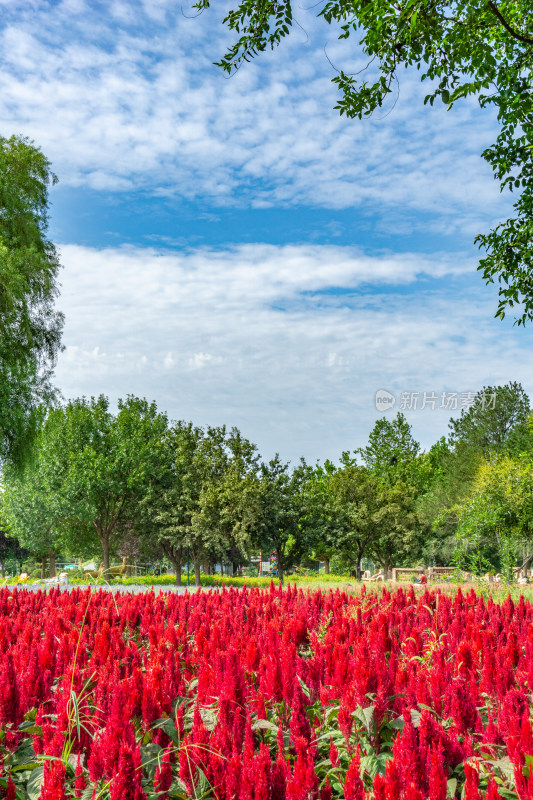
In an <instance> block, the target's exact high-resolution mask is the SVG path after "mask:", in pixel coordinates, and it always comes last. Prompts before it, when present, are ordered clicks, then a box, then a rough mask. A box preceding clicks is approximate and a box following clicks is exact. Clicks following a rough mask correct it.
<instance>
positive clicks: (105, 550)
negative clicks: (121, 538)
mask: <svg viewBox="0 0 533 800" xmlns="http://www.w3.org/2000/svg"><path fill="white" fill-rule="evenodd" d="M100 543H101V545H102V555H103V557H104V575H105V576H107V571H108V569H109V536H106V535H105V534H102V536H101V537H100Z"/></svg>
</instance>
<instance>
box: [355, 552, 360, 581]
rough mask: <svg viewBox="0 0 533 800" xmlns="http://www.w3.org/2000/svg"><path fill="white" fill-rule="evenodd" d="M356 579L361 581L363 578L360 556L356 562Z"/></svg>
mask: <svg viewBox="0 0 533 800" xmlns="http://www.w3.org/2000/svg"><path fill="white" fill-rule="evenodd" d="M355 580H356V581H360V580H361V559H360V558H358V559H357V561H356V563H355Z"/></svg>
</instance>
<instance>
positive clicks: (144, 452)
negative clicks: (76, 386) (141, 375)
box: [38, 395, 167, 569]
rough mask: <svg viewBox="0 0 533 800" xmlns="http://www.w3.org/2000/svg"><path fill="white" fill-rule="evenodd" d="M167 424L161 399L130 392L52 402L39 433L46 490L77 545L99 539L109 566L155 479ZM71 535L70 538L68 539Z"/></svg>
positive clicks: (72, 546)
mask: <svg viewBox="0 0 533 800" xmlns="http://www.w3.org/2000/svg"><path fill="white" fill-rule="evenodd" d="M166 428H167V418H166V416H165V415H164V414H161V413H159V412H158V411H157V408H156V405H155V403H148V402H147V401H146V400H144V399H140V398H137V397H133V396H129V397H127V398H126V400H119V402H118V411H117V413H116V414H114V413H113V412H112V411H111V410H110V408H109V400H108V399H107V398H106V397H104V396H103V395H101V396H100V397H98V398H97V399H95V398H91V399H90V400H86V399H85V398H82V399H77V400H72V401H70V402H69V403H67V405H66V406H64V407H60V408H55V409H51V410H50V412H49V414H48V417H47V419H46V421H45V423H44V425H43V429H42V433H41V435H40V436H39V439H38V451H39V459H40V461H41V464H42V467H41V468H42V472H43V482H44V487H45V492H46V494H47V496H48V497H49V498H53V503H54V505H55V508H56V511H55V516H56V517H57V518H61V519H62V526H63V530H64V532H65V533H64V536H68V537H69V549H71V550H73V549H75V547H76V543H77V545H78V547H80V548H81V547H82V546H84V547H86V546H88V545H87V543H92V542H95V541H96V542H97V543H99V544H100V546H101V549H102V556H103V563H104V567H105V569H108V568H109V560H110V554H111V551H112V549H114V548H115V549H116V547H117V546H118V544H119V542H120V537H121V536H122V535H124V530H125V526H124V523H125V522H126V521H128V520H130V519H131V518H132V516H133V514H134V507H135V506H136V504H138V503H139V502H140V501H141V499H142V497H143V495H144V492H145V491H146V490H147V487H148V485H149V483H150V480H151V479H152V475H153V472H154V469H155V465H156V464H157V461H158V457H159V454H160V449H161V440H162V438H163V436H164V433H165V431H166ZM64 541H65V539H64Z"/></svg>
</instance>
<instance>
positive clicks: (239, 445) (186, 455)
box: [142, 421, 258, 585]
mask: <svg viewBox="0 0 533 800" xmlns="http://www.w3.org/2000/svg"><path fill="white" fill-rule="evenodd" d="M257 458H258V456H257V451H256V447H255V445H253V444H252V443H251V442H249V441H248V440H247V439H245V438H244V437H243V436H242V434H241V433H240V431H238V429H237V428H232V429H231V430H230V431H227V430H226V428H225V427H224V426H222V427H218V428H217V427H207V428H206V429H205V430H204V429H203V428H199V427H196V426H194V425H193V424H192V423H191V422H183V421H181V422H177V423H175V424H174V425H173V426H172V427H171V428H170V430H169V431H168V433H167V435H166V436H165V441H164V450H163V451H162V457H161V459H160V462H159V467H158V470H157V471H156V473H155V479H154V480H152V482H151V486H150V488H149V491H148V493H147V495H146V497H145V499H144V501H143V503H142V507H143V516H144V518H145V520H147V525H148V527H149V528H152V530H154V529H155V532H156V535H157V538H158V541H159V542H160V544H161V547H162V549H163V552H164V553H165V555H166V556H167V558H168V559H169V560H170V561H171V562H172V564H173V566H174V569H175V570H176V581H177V582H178V583H179V582H180V576H181V568H182V565H183V563H184V562H185V559H186V558H189V559H190V560H192V562H193V563H194V571H195V582H196V585H200V567H201V564H202V561H206V560H207V561H209V560H213V559H216V558H224V556H225V555H226V554H227V553H228V552H229V551H230V550H231V548H232V547H234V546H237V547H238V548H239V549H240V550H241V551H243V550H246V548H247V547H248V544H249V536H250V522H251V519H252V514H251V510H252V508H253V507H254V506H253V502H255V500H254V498H255V493H254V487H253V476H254V474H255V472H256V469H257Z"/></svg>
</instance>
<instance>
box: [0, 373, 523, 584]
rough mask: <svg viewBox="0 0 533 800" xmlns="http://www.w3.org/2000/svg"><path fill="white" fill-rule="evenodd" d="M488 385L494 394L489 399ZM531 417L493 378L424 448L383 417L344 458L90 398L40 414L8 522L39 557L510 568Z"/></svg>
mask: <svg viewBox="0 0 533 800" xmlns="http://www.w3.org/2000/svg"><path fill="white" fill-rule="evenodd" d="M489 397H490V398H491V401H490V402H487V398H489ZM532 437H533V425H532V418H531V414H530V408H529V399H528V397H527V395H526V394H525V392H524V390H523V388H522V387H521V385H520V384H518V383H510V384H508V385H506V386H498V387H485V388H484V389H483V390H481V391H480V392H479V393H478V394H477V395H476V397H475V399H474V401H473V403H472V405H471V406H470V408H469V409H468V410H463V412H462V413H461V416H460V417H458V418H455V419H451V420H450V431H449V435H448V436H447V437H442V438H441V439H439V440H438V441H437V442H436V443H435V444H434V445H433V446H432V447H431V448H430V449H429V450H428V451H427V452H422V451H421V449H420V445H419V443H418V442H417V441H416V440H415V439H414V437H413V434H412V431H411V427H410V425H409V424H408V422H407V420H406V418H405V416H404V415H403V414H402V413H398V414H397V415H396V416H395V417H391V418H387V417H382V418H381V419H379V420H377V422H376V424H375V425H374V428H373V429H372V431H371V432H370V435H369V438H368V443H367V445H366V446H365V447H363V448H359V449H357V450H355V451H347V452H344V453H342V454H341V456H340V458H339V459H338V461H337V463H333V462H331V461H326V462H325V463H317V464H315V465H309V464H307V463H306V462H305V461H304V460H301V461H300V463H299V464H297V465H296V466H294V467H291V465H290V464H288V463H285V462H283V461H282V460H281V459H280V458H279V456H277V455H276V456H275V457H274V458H273V459H271V460H269V461H263V460H261V457H260V454H259V452H258V450H257V447H256V446H255V445H254V444H253V443H252V442H250V441H249V440H248V439H246V438H245V437H244V436H243V435H242V433H241V432H240V431H239V430H238V429H237V428H226V427H224V426H221V427H209V426H208V427H204V428H202V427H198V426H196V425H194V423H192V422H188V421H177V422H172V421H170V420H169V419H168V417H167V415H166V414H164V413H162V412H161V411H159V410H158V408H157V406H156V404H155V403H150V402H148V401H147V400H146V399H142V398H138V397H134V396H128V397H127V398H126V399H125V400H122V401H119V403H118V408H117V410H116V411H114V410H112V409H111V407H110V403H109V400H108V399H107V398H106V397H104V396H100V397H98V398H91V399H86V398H80V399H76V400H72V401H70V402H68V403H66V404H65V405H61V406H57V407H55V408H51V409H48V410H47V411H43V412H42V413H41V418H40V420H39V422H38V423H37V424H36V427H35V434H34V444H33V448H32V450H31V455H29V456H28V457H27V458H26V460H25V462H24V464H23V465H22V466H21V465H20V464H17V463H12V462H9V461H7V462H6V463H5V464H4V467H3V474H2V483H3V492H2V496H1V506H0V508H1V511H0V513H1V520H2V524H3V526H4V528H5V530H6V532H7V534H8V536H11V537H14V538H15V539H16V540H17V541H18V544H19V545H20V546H22V547H24V548H26V549H27V550H28V551H29V552H30V553H31V554H32V555H33V556H34V557H35V558H38V559H43V558H49V557H52V558H54V557H55V556H56V555H57V554H62V555H63V556H69V557H82V558H83V557H94V556H95V554H97V553H98V552H100V554H101V556H100V557H101V560H102V563H103V565H104V568H105V569H108V568H109V565H110V561H111V559H112V558H113V557H117V556H124V557H126V558H127V559H128V560H129V561H132V560H134V559H140V558H144V559H146V560H153V559H158V558H162V557H164V558H165V559H166V560H168V561H169V562H170V563H171V564H172V565H173V568H174V570H175V572H176V580H177V582H178V583H179V582H180V580H181V572H182V568H183V565H184V564H185V562H186V561H187V562H188V561H190V562H191V563H192V564H193V565H194V572H195V580H196V583H199V581H200V571H201V567H202V565H204V564H209V563H215V562H222V563H224V562H233V563H235V562H237V563H239V562H241V563H242V562H244V561H246V560H248V559H249V557H250V554H251V553H252V552H253V551H257V550H262V551H263V552H264V553H268V554H270V553H275V554H276V556H277V564H278V574H279V578H280V580H281V581H283V578H284V576H285V575H286V574H287V572H288V570H290V569H291V568H292V567H294V566H295V565H298V564H300V563H301V561H302V559H305V558H315V559H317V560H321V561H324V562H325V564H326V570H328V571H329V566H330V564H332V565H333V566H334V568H335V570H336V571H340V572H349V573H351V574H352V575H353V576H354V577H356V578H360V577H361V564H362V561H363V559H370V560H371V561H372V562H373V563H375V564H378V565H379V566H380V567H381V568H382V569H383V571H384V573H385V574H386V575H387V574H389V573H390V570H391V569H392V567H394V566H404V565H408V566H413V565H416V564H417V563H418V562H423V563H426V564H428V563H435V564H449V563H451V562H452V561H453V559H454V558H455V559H456V560H458V563H459V561H460V563H461V565H462V566H463V567H465V568H466V567H468V568H470V569H472V568H475V565H476V563H477V564H478V565H480V566H482V568H483V569H485V568H493V569H495V570H496V569H503V568H504V566H505V565H506V564H511V563H514V562H515V561H516V560H517V559H518V558H519V557H520V556H522V555H523V553H524V552H525V551H524V548H525V549H526V550H527V548H528V547H529V543H530V541H531V527H532V526H531V523H530V518H531V514H530V506H531V497H532V496H533V495H532V492H531V489H532V488H533V484H532V480H533V468H532V460H531V454H532V451H533V438H532Z"/></svg>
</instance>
